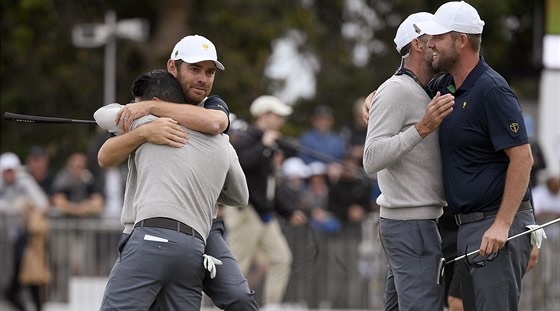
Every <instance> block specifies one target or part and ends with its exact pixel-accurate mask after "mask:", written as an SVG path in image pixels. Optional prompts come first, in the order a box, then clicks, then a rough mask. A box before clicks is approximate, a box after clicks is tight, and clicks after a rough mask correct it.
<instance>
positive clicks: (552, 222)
mask: <svg viewBox="0 0 560 311" xmlns="http://www.w3.org/2000/svg"><path fill="white" fill-rule="evenodd" d="M559 221H560V218H556V219H554V220H551V221H549V222H547V223H544V224H542V225H540V226H538V227H535V228H533V229H530V230H527V231H523V232H521V233H518V234H516V235H513V236H510V237H509V238H508V239H507V240H506V242H507V241H509V240H513V239H515V238H518V237H520V236H522V235H526V234H529V233H531V232H533V231H537V230H540V229H542V228H544V227H548V226H550V225H552V224H554V223H556V222H559ZM478 252H480V250H478V249H477V250H474V251H472V252H470V253H467V254H464V255H461V256H459V257H457V258H454V259H451V260H449V261H445V265H446V266H447V265H448V264H450V263H452V262H455V261H457V260H461V259H463V258H465V257H467V256H472V255H474V254H476V253H478Z"/></svg>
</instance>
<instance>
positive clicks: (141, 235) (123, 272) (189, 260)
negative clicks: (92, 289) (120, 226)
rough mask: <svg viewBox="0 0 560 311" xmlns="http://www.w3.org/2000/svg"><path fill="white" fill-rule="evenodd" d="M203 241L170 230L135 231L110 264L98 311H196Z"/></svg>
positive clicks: (149, 229) (199, 293)
mask: <svg viewBox="0 0 560 311" xmlns="http://www.w3.org/2000/svg"><path fill="white" fill-rule="evenodd" d="M203 253H204V242H203V241H202V240H200V239H198V238H196V237H194V236H191V235H187V234H184V233H181V232H177V231H174V230H169V229H160V228H149V227H143V228H136V229H134V231H132V234H131V235H130V238H129V239H128V241H127V242H126V244H125V245H124V247H123V249H122V252H121V254H120V257H119V259H117V262H116V263H115V265H114V266H113V269H112V270H111V274H110V275H109V280H108V282H107V287H106V288H105V294H104V296H103V301H102V303H101V308H100V310H148V309H149V308H150V306H151V305H152V303H153V302H154V300H156V299H157V302H158V305H159V307H160V308H161V309H162V310H188V311H190V310H192V311H198V310H200V307H201V301H202V282H203V279H204V274H205V270H204V266H203V262H202V261H203V257H202V254H203Z"/></svg>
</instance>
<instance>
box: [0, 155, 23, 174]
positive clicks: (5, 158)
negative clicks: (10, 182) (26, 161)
mask: <svg viewBox="0 0 560 311" xmlns="http://www.w3.org/2000/svg"><path fill="white" fill-rule="evenodd" d="M20 166H21V161H20V160H19V157H18V156H17V155H16V154H15V153H12V152H5V153H3V154H2V155H0V171H1V172H3V171H5V170H14V169H16V168H18V167H20Z"/></svg>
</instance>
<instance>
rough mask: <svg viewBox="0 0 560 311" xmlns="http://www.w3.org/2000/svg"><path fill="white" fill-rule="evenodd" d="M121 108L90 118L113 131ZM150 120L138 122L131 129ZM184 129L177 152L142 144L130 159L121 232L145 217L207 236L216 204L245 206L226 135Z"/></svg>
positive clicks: (246, 194)
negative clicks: (173, 222)
mask: <svg viewBox="0 0 560 311" xmlns="http://www.w3.org/2000/svg"><path fill="white" fill-rule="evenodd" d="M119 109H120V107H118V106H115V105H112V106H111V105H108V106H105V107H102V108H100V109H99V110H98V111H96V113H95V114H94V118H95V119H96V121H97V122H98V124H99V125H100V126H102V127H103V128H105V129H107V130H109V131H112V132H117V131H116V129H115V128H114V127H115V125H114V121H113V120H114V118H115V115H116V112H118V110H119ZM154 118H156V117H154V116H146V117H144V118H141V119H138V120H136V121H135V123H134V124H133V126H140V125H141V124H144V123H146V122H151V121H152V120H154ZM103 120H105V121H106V122H107V123H105V122H104V121H103ZM107 120H110V121H107ZM185 130H186V131H187V133H188V135H189V142H188V143H187V144H185V145H184V146H183V147H181V148H174V147H169V146H166V145H155V144H151V143H144V144H142V145H141V146H140V147H138V149H137V150H136V151H135V152H134V153H133V154H131V155H130V157H129V162H128V164H129V174H128V177H127V186H126V191H125V197H124V204H123V212H122V216H121V220H122V222H123V224H124V225H125V230H124V231H125V232H127V233H128V232H130V231H131V230H132V225H133V224H134V223H135V222H138V221H141V220H143V219H147V218H152V217H168V218H172V219H175V220H178V221H181V222H183V223H185V224H187V225H189V226H191V227H193V228H194V229H195V230H196V231H198V232H199V233H200V234H201V235H202V236H203V237H205V238H206V237H207V236H208V233H209V232H210V227H211V222H212V218H213V216H214V215H213V212H214V207H215V204H216V202H220V203H224V204H228V205H232V206H246V205H247V203H248V200H249V191H248V188H247V182H246V179H245V175H244V173H243V170H242V169H241V165H240V164H239V161H238V159H237V154H236V152H235V150H234V149H233V147H232V146H231V144H230V143H229V137H228V136H227V135H225V134H220V135H209V134H203V133H200V132H196V131H193V130H190V129H185Z"/></svg>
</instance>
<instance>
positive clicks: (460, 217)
mask: <svg viewBox="0 0 560 311" xmlns="http://www.w3.org/2000/svg"><path fill="white" fill-rule="evenodd" d="M531 209H533V207H532V206H531V202H529V201H523V202H521V205H519V208H518V209H517V211H518V212H521V211H528V210H531ZM496 214H498V210H495V211H490V212H475V213H468V214H456V215H455V223H456V224H457V225H458V226H460V225H464V224H468V223H470V222H475V221H479V220H483V219H485V218H488V217H490V216H496Z"/></svg>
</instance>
